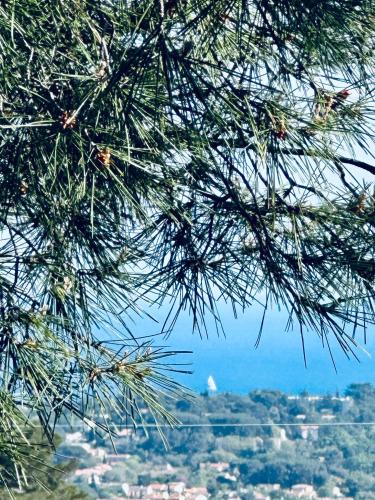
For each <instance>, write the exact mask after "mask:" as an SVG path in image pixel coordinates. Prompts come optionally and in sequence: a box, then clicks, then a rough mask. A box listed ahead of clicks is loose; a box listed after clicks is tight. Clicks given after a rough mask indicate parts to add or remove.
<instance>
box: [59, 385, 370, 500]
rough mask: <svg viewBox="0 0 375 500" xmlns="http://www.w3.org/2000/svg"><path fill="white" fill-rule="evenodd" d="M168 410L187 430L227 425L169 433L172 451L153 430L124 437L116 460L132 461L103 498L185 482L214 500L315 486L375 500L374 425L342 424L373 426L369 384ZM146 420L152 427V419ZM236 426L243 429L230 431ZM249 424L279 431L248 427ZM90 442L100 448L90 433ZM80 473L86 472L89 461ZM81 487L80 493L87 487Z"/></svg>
mask: <svg viewBox="0 0 375 500" xmlns="http://www.w3.org/2000/svg"><path fill="white" fill-rule="evenodd" d="M169 410H170V411H172V412H173V413H174V414H176V415H177V416H178V418H180V420H181V421H182V422H183V423H185V424H197V423H203V424H213V425H216V424H218V423H220V424H221V426H217V427H210V426H206V427H198V428H196V427H182V428H180V429H178V430H173V429H167V430H166V434H167V436H168V440H169V447H168V448H167V449H166V448H165V447H164V445H163V443H162V441H161V438H160V435H159V434H158V432H157V431H156V430H155V429H154V430H152V429H148V437H147V436H145V435H144V433H143V432H142V431H141V430H139V431H138V432H137V433H136V434H134V433H132V434H131V435H130V436H127V437H119V438H118V440H117V445H118V453H120V454H126V455H125V456H124V457H123V458H121V456H120V457H119V459H118V461H117V460H116V462H115V463H114V466H113V469H112V470H111V471H109V472H106V473H105V474H104V475H103V476H102V481H101V484H100V491H101V492H105V491H107V492H108V491H112V494H115V493H116V491H119V487H120V484H121V483H124V482H126V483H129V484H134V485H137V484H138V485H140V484H145V485H148V484H149V483H152V482H156V481H160V482H161V483H164V484H165V483H170V482H171V481H176V480H179V481H184V482H186V484H187V487H192V486H205V487H207V489H208V491H209V492H210V493H211V495H212V496H213V498H215V499H216V498H218V499H219V498H228V493H229V492H231V491H236V492H237V493H238V494H239V496H240V497H241V498H244V499H246V500H249V499H251V498H252V496H251V492H252V491H254V490H259V491H261V490H262V488H266V487H265V486H264V485H267V484H268V485H271V484H278V485H280V490H275V491H273V492H271V493H270V495H271V498H281V493H283V495H284V498H289V497H290V498H295V497H293V495H291V494H290V496H287V495H288V493H287V492H288V491H290V488H291V487H292V486H293V485H296V484H301V483H303V484H308V485H312V486H313V487H314V489H315V491H316V492H317V494H318V495H319V496H334V495H333V494H332V491H333V488H335V487H336V488H339V490H340V492H341V493H342V494H344V495H347V496H350V497H354V498H355V499H358V500H359V499H363V500H365V499H366V500H367V499H368V500H370V499H372V498H374V497H375V495H374V488H375V481H374V475H373V471H374V470H375V425H374V424H371V425H368V424H366V425H342V426H340V425H337V424H340V423H345V424H346V423H353V422H354V423H356V424H361V423H366V422H367V423H368V422H375V387H374V386H372V385H370V384H353V385H351V386H349V387H348V389H347V391H346V394H345V395H344V396H342V397H339V396H338V395H335V396H332V395H327V396H324V397H316V396H310V395H308V394H302V395H300V396H298V397H297V398H296V397H288V396H287V395H286V394H283V393H281V392H278V391H253V392H251V393H250V394H249V395H247V396H239V395H234V394H220V395H216V396H210V397H209V396H207V395H203V396H200V397H198V398H197V399H196V401H194V403H187V402H186V401H176V402H175V403H174V404H173V405H171V406H169ZM147 421H149V422H151V420H150V419H149V418H148V417H147V414H146V422H147ZM233 423H235V424H238V423H243V424H245V425H244V426H243V427H241V426H240V427H230V426H226V425H227V424H233ZM249 423H254V424H257V423H262V424H275V425H263V426H262V425H254V426H246V424H249ZM280 424H292V425H280ZM314 424H319V425H320V426H319V427H317V426H316V425H314ZM329 424H336V425H329ZM86 438H87V439H88V440H89V442H91V443H93V442H94V436H93V435H92V434H91V435H90V434H87V435H86ZM95 446H96V447H99V448H104V449H106V451H107V453H108V455H107V457H110V456H112V457H113V456H114V455H113V450H112V449H111V444H110V442H109V441H101V442H100V443H98V441H97V442H96V445H95ZM77 449H79V447H78V446H77ZM66 452H67V453H68V448H67V449H66ZM106 462H107V463H111V459H110V458H107V459H106ZM167 463H168V464H170V469H169V470H167V469H166V464H167ZM217 463H222V466H223V470H221V471H220V470H217V469H216V470H215V469H214V466H212V465H213V464H217ZM81 467H87V462H86V459H85V460H83V462H82V463H81ZM107 482H111V483H112V486H111V488H112V490H110V489H108V488H109V487H108V488H107V487H106V483H107ZM113 482H117V489H116V486H115V485H113ZM79 484H80V486H81V487H82V486H83V484H84V482H83V481H82V480H81V481H79ZM244 490H246V493H241V491H242V492H243V491H244ZM277 495H280V497H279V496H277Z"/></svg>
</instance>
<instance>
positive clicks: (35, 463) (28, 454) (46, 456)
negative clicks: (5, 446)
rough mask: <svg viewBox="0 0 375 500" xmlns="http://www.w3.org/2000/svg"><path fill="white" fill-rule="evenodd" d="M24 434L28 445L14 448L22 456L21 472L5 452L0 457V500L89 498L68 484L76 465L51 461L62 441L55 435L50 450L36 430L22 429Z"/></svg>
mask: <svg viewBox="0 0 375 500" xmlns="http://www.w3.org/2000/svg"><path fill="white" fill-rule="evenodd" d="M23 433H24V437H25V440H27V443H25V444H24V443H21V444H20V445H19V446H18V447H17V452H18V453H20V454H22V455H23V456H22V463H23V468H22V469H17V466H16V465H15V463H14V461H13V460H11V459H10V458H9V454H8V453H2V454H0V477H1V478H2V483H3V484H2V487H1V488H0V499H1V500H10V499H11V498H14V499H24V500H41V499H44V498H45V499H47V498H48V499H49V500H85V499H88V496H87V495H86V494H85V492H84V491H82V490H80V489H78V488H76V487H75V486H73V485H71V484H69V483H68V482H67V480H68V478H69V476H70V475H71V473H72V472H73V471H74V470H75V469H76V467H77V463H78V462H77V461H76V460H68V461H67V460H63V461H60V463H59V464H58V465H57V464H55V463H54V462H53V457H54V449H55V448H57V447H58V446H59V445H60V444H61V438H59V437H58V436H57V435H55V438H54V441H53V447H54V448H52V447H51V444H50V443H49V442H48V441H47V440H46V438H45V437H44V436H43V433H42V432H41V429H40V428H39V427H36V428H33V427H29V428H28V429H24V430H23ZM80 458H82V453H81V454H80ZM19 474H23V475H24V476H23V478H22V483H23V487H22V489H20V488H19V483H20V478H19Z"/></svg>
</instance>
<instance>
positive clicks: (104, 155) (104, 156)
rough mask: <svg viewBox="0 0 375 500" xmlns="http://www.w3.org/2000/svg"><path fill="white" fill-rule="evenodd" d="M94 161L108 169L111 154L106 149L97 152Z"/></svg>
mask: <svg viewBox="0 0 375 500" xmlns="http://www.w3.org/2000/svg"><path fill="white" fill-rule="evenodd" d="M96 159H97V160H98V161H99V162H100V163H101V164H102V165H104V166H105V167H109V166H110V164H111V153H110V151H109V149H108V148H104V149H103V150H102V151H99V152H98V153H97V155H96Z"/></svg>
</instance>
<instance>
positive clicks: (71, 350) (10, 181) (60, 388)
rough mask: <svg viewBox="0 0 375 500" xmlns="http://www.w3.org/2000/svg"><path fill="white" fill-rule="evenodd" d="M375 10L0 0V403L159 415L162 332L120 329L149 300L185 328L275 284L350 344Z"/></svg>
mask: <svg viewBox="0 0 375 500" xmlns="http://www.w3.org/2000/svg"><path fill="white" fill-rule="evenodd" d="M374 28H375V5H374V2H372V1H371V0H370V1H365V0H340V1H339V0H324V1H321V2H316V1H312V0H281V1H280V0H277V1H276V0H134V1H131V0H65V1H63V0H17V1H16V2H15V1H11V0H1V1H0V49H1V50H0V67H1V72H0V144H1V156H0V231H1V233H0V234H1V240H0V302H1V305H0V346H1V347H0V363H1V365H0V374H1V391H2V392H1V394H2V396H1V398H2V399H1V400H2V401H3V400H4V401H6V402H7V403H6V405H5V406H4V405H3V406H2V407H1V411H2V413H3V414H4V415H6V416H7V417H9V418H11V417H12V415H13V414H14V412H15V411H16V409H17V408H18V407H19V406H20V404H21V403H22V405H23V408H28V409H30V410H33V411H32V413H33V414H34V413H35V412H36V413H37V414H38V416H39V418H40V421H41V423H42V424H43V427H44V428H45V429H46V431H47V432H48V433H49V434H50V435H51V436H52V434H53V427H54V424H55V422H56V421H57V420H58V419H59V417H60V416H61V415H62V414H64V415H67V414H68V413H73V414H75V415H77V416H79V417H80V418H84V417H85V416H87V415H91V414H90V413H88V411H89V410H88V409H89V407H90V406H92V405H94V406H95V407H96V409H95V415H96V417H97V423H98V425H104V424H103V418H102V415H103V414H106V413H108V408H110V409H111V410H110V411H112V412H118V413H120V414H122V415H124V416H126V415H127V416H129V418H130V419H132V420H133V419H136V413H137V410H138V406H137V401H139V400H143V402H144V403H145V404H146V405H148V406H149V407H150V408H151V410H152V411H153V413H154V414H155V416H156V417H163V416H164V417H165V418H167V419H168V421H173V420H171V417H169V416H168V414H166V413H165V412H164V410H163V407H162V405H161V401H160V396H161V394H162V393H164V392H165V391H172V392H173V391H178V390H179V387H178V385H177V384H174V383H173V381H172V380H169V379H167V378H166V376H165V373H164V369H167V368H171V365H169V364H168V363H167V361H166V363H167V364H163V359H162V358H165V357H166V356H170V355H172V354H174V353H173V352H165V351H164V350H162V349H161V348H159V347H155V346H154V347H153V348H151V344H152V342H151V340H150V339H136V338H134V337H133V336H132V332H131V319H132V318H133V319H134V318H137V315H139V314H141V315H142V314H144V313H147V311H149V310H150V307H151V308H152V306H158V305H160V304H162V303H165V304H168V305H169V307H170V314H169V315H168V317H167V318H166V323H165V325H164V330H165V331H170V329H171V328H172V327H173V325H174V323H175V321H176V318H177V317H178V315H179V313H180V312H181V311H183V310H186V309H187V310H188V311H189V312H190V313H191V315H192V318H193V327H194V328H195V329H198V330H199V331H200V332H204V328H205V315H207V314H211V315H213V317H214V318H215V320H216V322H217V324H218V327H220V317H219V312H218V308H217V303H218V301H220V300H224V301H227V302H230V303H232V304H233V307H234V309H236V308H239V309H243V308H246V307H249V306H251V305H252V304H253V303H254V302H255V301H258V302H261V303H262V304H263V305H264V307H265V310H266V309H267V307H268V306H270V305H271V304H276V305H277V306H280V307H283V308H286V309H287V310H288V311H289V313H290V322H291V323H296V324H297V325H300V328H301V333H302V336H303V333H304V331H306V329H312V330H315V331H316V332H317V333H318V334H319V335H320V336H321V338H322V341H323V342H324V343H327V342H329V341H330V339H331V338H334V339H336V340H337V341H338V342H339V344H340V346H341V347H342V348H343V349H344V350H345V351H346V352H347V353H348V354H350V352H351V350H352V349H353V347H354V342H353V341H352V338H351V336H350V333H351V330H348V329H347V328H345V327H349V328H350V327H352V328H353V332H355V331H356V329H357V328H365V327H366V325H367V324H370V323H372V322H373V321H374V310H373V307H374V300H373V297H374V279H375V255H374V248H375V246H374V223H375V219H374V214H375V212H374V210H375V199H374V195H373V191H372V190H371V189H372V188H371V185H370V184H365V183H364V181H363V179H362V177H363V173H366V175H367V176H371V175H374V174H375V163H371V157H372V152H371V148H372V147H373V137H374V129H373V89H374V83H375V79H374V67H375V65H374V63H375V57H374V48H375V45H374V44H375V41H374ZM359 154H360V155H361V156H360V158H359V159H357V158H356V157H357V156H358V155H359ZM366 159H369V162H367V161H365V160H366ZM151 310H152V309H151ZM348 332H349V333H348ZM19 418H20V419H21V420H22V419H23V418H24V414H23V413H21V414H19ZM90 418H91V419H94V417H93V416H90ZM0 425H1V426H2V429H6V428H7V426H9V420H7V418H4V419H2V421H1V424H0ZM14 433H15V435H16V438H15V439H19V438H20V436H19V433H18V432H17V431H16V430H15V431H14ZM8 437H9V436H8ZM9 438H11V436H10V437H9Z"/></svg>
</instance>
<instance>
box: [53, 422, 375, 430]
mask: <svg viewBox="0 0 375 500" xmlns="http://www.w3.org/2000/svg"><path fill="white" fill-rule="evenodd" d="M92 424H93V425H92V426H90V425H88V424H86V427H96V425H95V423H94V422H93V423H92ZM83 426H84V424H82V425H81V426H80V425H71V426H70V425H68V424H57V425H55V428H65V429H71V430H73V429H82V427H83ZM101 426H105V424H103V423H101ZM348 426H356V427H365V426H366V427H369V426H375V422H306V423H305V422H304V423H299V422H281V423H275V422H268V423H263V422H259V423H258V422H244V423H240V422H238V423H227V424H220V423H195V424H193V423H191V424H190V423H186V424H177V425H174V426H171V425H168V424H140V425H137V426H133V425H111V426H108V429H110V430H116V429H130V430H132V429H134V428H137V429H160V428H163V429H171V430H179V429H183V428H200V427H201V428H207V427H214V428H220V427H221V428H224V427H348ZM101 428H102V427H101Z"/></svg>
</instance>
